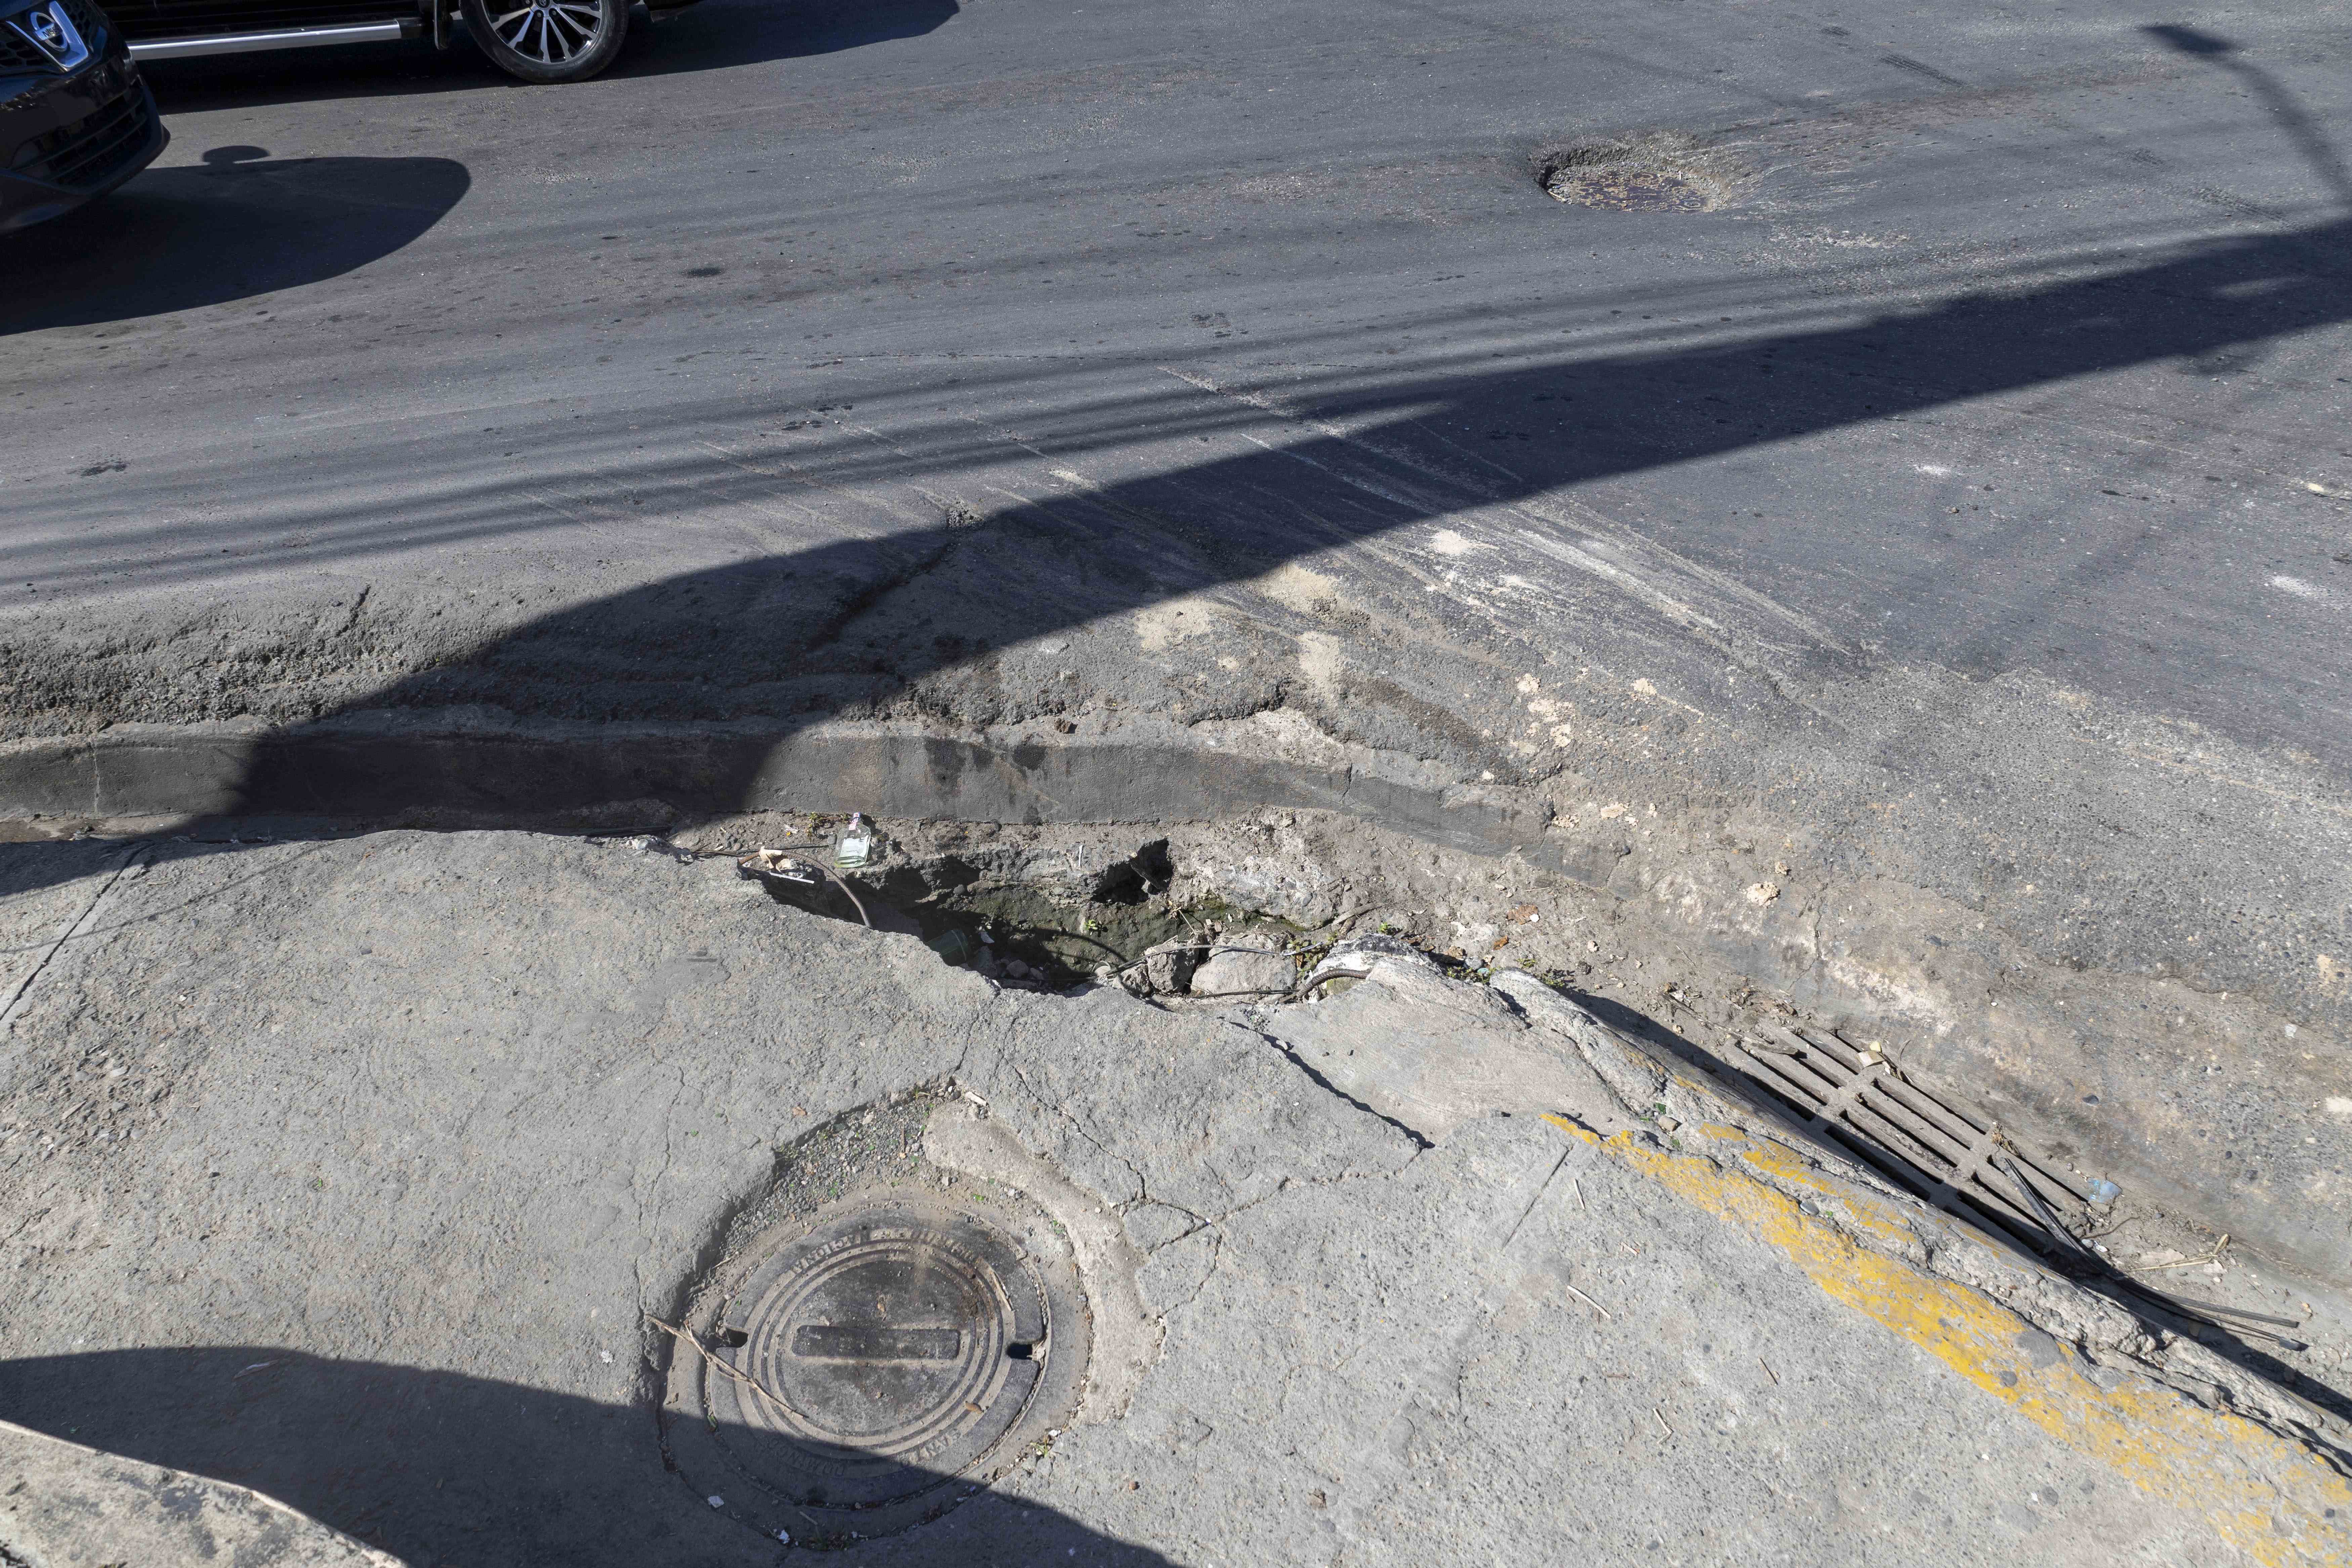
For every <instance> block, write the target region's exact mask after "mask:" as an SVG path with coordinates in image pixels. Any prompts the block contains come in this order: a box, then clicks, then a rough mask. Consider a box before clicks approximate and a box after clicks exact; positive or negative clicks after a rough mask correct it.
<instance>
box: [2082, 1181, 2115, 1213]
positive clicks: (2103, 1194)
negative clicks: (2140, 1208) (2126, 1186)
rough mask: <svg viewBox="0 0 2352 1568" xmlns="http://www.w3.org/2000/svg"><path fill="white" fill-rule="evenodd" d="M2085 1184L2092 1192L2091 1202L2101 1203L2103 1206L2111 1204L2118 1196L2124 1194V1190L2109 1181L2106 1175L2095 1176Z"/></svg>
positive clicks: (2087, 1189)
mask: <svg viewBox="0 0 2352 1568" xmlns="http://www.w3.org/2000/svg"><path fill="white" fill-rule="evenodd" d="M2084 1188H2085V1190H2086V1191H2088V1193H2089V1194H2090V1198H2091V1202H2093V1203H2094V1204H2097V1205H2101V1206H2105V1205H2107V1204H2111V1203H2113V1202H2115V1201H2116V1199H2117V1198H2119V1197H2121V1196H2123V1191H2124V1190H2123V1189H2122V1188H2121V1187H2119V1186H2117V1185H2116V1184H2114V1183H2113V1182H2111V1181H2108V1180H2107V1179H2106V1178H2105V1176H2094V1177H2092V1178H2091V1179H2090V1180H2089V1181H2088V1182H2086V1183H2084Z"/></svg>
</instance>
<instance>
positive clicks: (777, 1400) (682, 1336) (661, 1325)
mask: <svg viewBox="0 0 2352 1568" xmlns="http://www.w3.org/2000/svg"><path fill="white" fill-rule="evenodd" d="M645 1317H646V1322H648V1323H651V1324H652V1325H653V1326H654V1327H655V1328H657V1329H659V1330H661V1331H662V1332H664V1333H666V1334H667V1335H669V1336H670V1337H671V1338H672V1339H674V1340H676V1341H677V1342H678V1343H680V1344H682V1345H691V1346H693V1347H694V1353H695V1354H697V1355H698V1356H700V1357H701V1358H702V1359H703V1361H704V1363H706V1364H708V1365H709V1366H712V1367H715V1368H717V1369H718V1370H719V1371H720V1372H723V1373H726V1374H727V1375H728V1376H730V1377H731V1378H733V1379H734V1380H735V1381H736V1382H738V1383H740V1384H743V1385H744V1386H746V1387H748V1388H751V1389H755V1390H757V1391H758V1392H759V1394H760V1395H761V1397H762V1398H763V1399H765V1400H767V1402H768V1403H769V1404H771V1405H774V1406H775V1407H776V1408H777V1409H778V1410H781V1411H784V1412H787V1413H789V1412H790V1411H791V1410H792V1406H791V1405H787V1404H785V1403H784V1402H783V1400H782V1397H780V1396H779V1395H778V1394H777V1393H776V1391H775V1390H774V1389H772V1388H770V1387H769V1386H768V1385H767V1384H764V1383H761V1381H760V1380H759V1379H758V1378H756V1377H753V1376H752V1375H751V1373H748V1372H745V1371H744V1370H743V1369H742V1368H741V1367H739V1366H735V1365H733V1364H731V1363H728V1362H723V1361H720V1360H719V1358H718V1357H717V1356H715V1355H713V1354H712V1353H711V1352H710V1347H709V1345H706V1344H704V1343H703V1342H702V1341H701V1340H700V1339H698V1338H697V1337H696V1336H695V1335H693V1334H690V1333H688V1332H687V1331H685V1330H684V1329H681V1328H679V1327H678V1326H677V1324H676V1323H665V1322H663V1321H661V1320H660V1319H659V1318H656V1317H655V1316H654V1315H653V1314H652V1313H651V1312H647V1313H646V1315H645ZM805 1517H806V1516H805V1515H803V1518H805Z"/></svg>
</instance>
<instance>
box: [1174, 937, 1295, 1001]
mask: <svg viewBox="0 0 2352 1568" xmlns="http://www.w3.org/2000/svg"><path fill="white" fill-rule="evenodd" d="M1219 948H1222V949H1223V950H1225V951H1223V952H1218V951H1216V950H1217V949H1219ZM1297 980H1298V963H1297V960H1295V959H1293V958H1291V957H1290V956H1289V955H1288V954H1287V953H1286V952H1284V951H1283V943H1282V942H1280V941H1279V940H1278V939H1276V938H1275V937H1270V936H1259V935H1255V934H1235V935H1233V936H1223V937H1219V938H1218V939H1217V940H1216V941H1215V942H1213V944H1212V946H1211V951H1210V954H1209V956H1208V958H1207V959H1205V960H1204V961H1202V964H1201V966H1200V968H1199V969H1197V970H1195V971H1194V972H1193V973H1192V994H1193V995H1195V996H1230V997H1234V998H1235V999H1237V1000H1238V999H1242V998H1248V997H1255V998H1260V999H1264V998H1268V997H1273V996H1279V995H1281V994H1283V993H1285V992H1286V991H1288V990H1289V989H1290V988H1291V986H1292V985H1294V984H1297Z"/></svg>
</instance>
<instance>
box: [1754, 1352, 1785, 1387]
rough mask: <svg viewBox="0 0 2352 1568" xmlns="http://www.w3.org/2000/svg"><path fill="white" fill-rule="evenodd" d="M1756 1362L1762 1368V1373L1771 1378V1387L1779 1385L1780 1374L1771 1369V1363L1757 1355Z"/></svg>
mask: <svg viewBox="0 0 2352 1568" xmlns="http://www.w3.org/2000/svg"><path fill="white" fill-rule="evenodd" d="M1756 1364H1757V1365H1758V1366H1760V1367H1762V1368H1763V1369H1764V1375H1765V1376H1767V1377H1769V1378H1770V1379H1771V1380H1772V1386H1773V1387H1775V1388H1778V1387H1780V1373H1777V1372H1774V1371H1773V1370H1772V1363H1770V1362H1769V1361H1766V1360H1765V1359H1764V1358H1763V1357H1762V1356H1760V1355H1759V1356H1758V1357H1757V1358H1756Z"/></svg>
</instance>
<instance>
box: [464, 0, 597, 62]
mask: <svg viewBox="0 0 2352 1568" xmlns="http://www.w3.org/2000/svg"><path fill="white" fill-rule="evenodd" d="M601 19H602V18H601V16H600V15H599V12H598V8H597V6H596V5H595V4H594V3H593V0H530V5H520V6H517V7H516V8H515V9H513V10H511V11H509V12H507V13H506V14H505V15H503V16H496V17H493V18H492V19H491V21H490V27H491V30H492V31H494V32H496V33H497V34H498V36H499V42H501V43H503V44H505V45H506V47H509V48H510V49H512V50H513V51H514V52H515V53H517V54H519V55H520V56H521V57H522V58H525V59H527V60H536V61H538V62H539V63H540V64H541V65H550V66H557V65H562V64H564V63H565V62H567V61H570V60H572V59H576V58H579V57H580V56H581V55H583V54H585V53H586V52H587V50H588V46H589V45H591V44H593V43H594V42H595V40H596V26H597V23H598V22H599V21H600V20H601Z"/></svg>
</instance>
